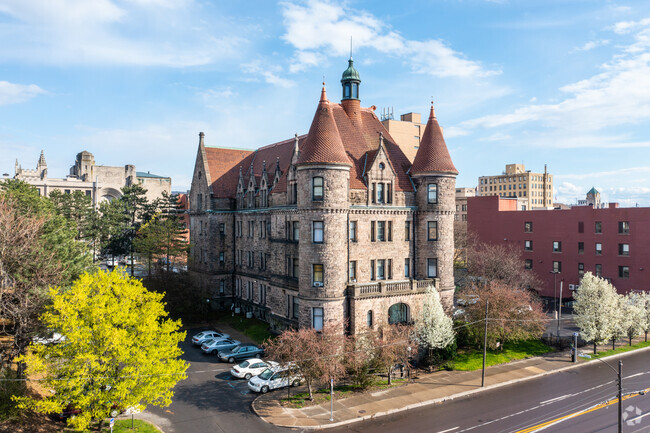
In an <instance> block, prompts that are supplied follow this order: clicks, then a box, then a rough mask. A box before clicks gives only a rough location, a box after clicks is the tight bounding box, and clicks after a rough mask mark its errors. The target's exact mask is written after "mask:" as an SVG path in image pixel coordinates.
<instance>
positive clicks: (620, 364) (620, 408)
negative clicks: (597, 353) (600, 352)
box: [596, 358, 623, 433]
mask: <svg viewBox="0 0 650 433" xmlns="http://www.w3.org/2000/svg"><path fill="white" fill-rule="evenodd" d="M596 359H597V360H599V361H600V362H602V363H603V364H605V365H606V366H608V367H609V368H611V369H612V370H614V373H616V374H617V375H618V433H623V361H621V360H620V359H619V360H618V371H616V369H615V368H614V367H612V366H611V365H610V364H609V362H607V361H604V360H602V359H600V358H596Z"/></svg>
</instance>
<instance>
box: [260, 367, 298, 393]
mask: <svg viewBox="0 0 650 433" xmlns="http://www.w3.org/2000/svg"><path fill="white" fill-rule="evenodd" d="M301 383H302V377H301V376H300V373H298V371H297V370H296V369H295V367H292V368H290V367H273V368H267V369H266V370H264V371H263V372H261V373H260V375H259V376H255V377H251V379H250V380H249V381H248V389H250V390H251V391H255V392H261V393H262V394H266V393H267V392H269V391H271V390H272V389H278V388H284V387H287V386H289V385H291V386H298V385H300V384H301Z"/></svg>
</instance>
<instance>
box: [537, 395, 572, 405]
mask: <svg viewBox="0 0 650 433" xmlns="http://www.w3.org/2000/svg"><path fill="white" fill-rule="evenodd" d="M573 395H574V394H567V395H562V396H560V397H555V398H552V399H550V400H544V401H540V402H539V404H540V405H545V404H548V403H554V402H556V401H559V400H564V399H565V398H569V397H573Z"/></svg>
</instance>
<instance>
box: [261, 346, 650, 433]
mask: <svg viewBox="0 0 650 433" xmlns="http://www.w3.org/2000/svg"><path fill="white" fill-rule="evenodd" d="M646 350H650V346H649V347H641V348H639V349H635V350H630V351H628V352H623V353H619V354H614V355H609V356H605V357H604V358H598V359H600V360H605V359H610V358H618V357H625V356H627V355H630V354H633V353H638V352H642V351H646ZM598 359H593V358H592V359H590V360H588V361H584V362H581V363H575V364H572V365H568V366H566V367H562V368H558V369H555V370H550V371H545V372H544V373H538V374H536V375H533V376H529V377H522V378H519V379H512V380H508V381H505V382H500V383H495V384H493V385H489V386H486V387H483V388H478V389H473V390H470V391H465V392H460V393H458V394H452V395H448V396H445V397H439V398H435V399H432V400H427V401H422V402H419V403H413V404H410V405H408V406H404V407H400V408H395V409H391V410H387V411H384V412H377V413H375V414H372V415H365V416H361V417H358V418H353V419H347V420H343V421H338V422H332V423H330V424H322V425H313V426H301V425H287V424H276V423H272V422H270V421H268V420H267V419H266V418H265V417H263V416H261V415H260V414H259V412H258V411H257V408H256V407H255V406H256V403H257V400H258V399H259V398H260V397H261V396H259V397H257V398H256V399H255V400H253V402H252V403H251V407H252V408H253V411H254V412H255V414H256V415H257V416H258V417H260V418H261V419H262V420H264V422H266V423H268V424H272V425H276V426H278V427H289V428H300V429H303V430H323V429H328V428H334V427H340V426H344V425H348V424H352V423H355V422H360V421H367V420H370V419H374V418H379V417H382V416H386V415H392V414H395V413H399V412H403V411H406V410H410V409H416V408H418V407H422V406H429V405H432V404H438V403H444V402H446V401H449V400H455V399H458V398H463V397H467V396H470V395H474V394H478V393H480V392H483V391H488V390H492V389H496V388H501V387H503V386H508V385H512V384H514V383H519V382H525V381H528V380H533V379H538V378H540V377H543V376H548V375H550V374H555V373H560V372H562V371H567V370H574V369H576V368H579V367H583V366H585V365H588V364H590V363H591V362H596V361H598Z"/></svg>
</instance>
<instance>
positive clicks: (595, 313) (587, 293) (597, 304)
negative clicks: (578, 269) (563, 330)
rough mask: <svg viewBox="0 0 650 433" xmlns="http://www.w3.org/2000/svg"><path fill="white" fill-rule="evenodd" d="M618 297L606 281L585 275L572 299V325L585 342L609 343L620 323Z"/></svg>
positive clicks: (590, 274)
mask: <svg viewBox="0 0 650 433" xmlns="http://www.w3.org/2000/svg"><path fill="white" fill-rule="evenodd" d="M618 299H619V296H618V294H617V293H616V289H615V288H614V286H612V285H611V284H610V283H608V282H607V280H605V279H603V278H599V277H597V276H595V275H593V274H592V273H591V272H587V273H586V274H585V275H584V277H583V278H582V282H581V283H580V287H578V290H577V293H576V294H575V295H574V300H575V304H574V309H573V311H574V314H575V323H576V325H577V326H578V327H579V328H580V334H581V335H582V338H583V339H585V340H586V341H592V342H593V343H594V353H596V344H598V343H601V342H603V341H606V340H609V339H610V338H612V337H613V336H614V333H615V332H616V327H617V323H618V322H619V318H620V313H619V308H620V307H619V300H618Z"/></svg>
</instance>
